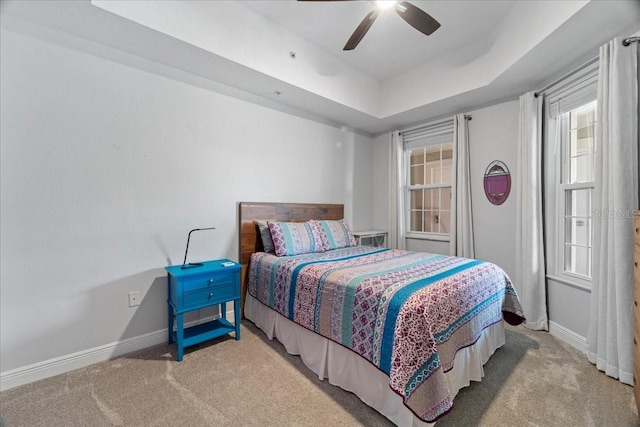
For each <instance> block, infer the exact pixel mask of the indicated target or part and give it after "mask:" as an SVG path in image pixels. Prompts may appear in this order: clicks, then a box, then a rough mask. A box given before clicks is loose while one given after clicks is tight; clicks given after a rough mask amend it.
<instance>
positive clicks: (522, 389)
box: [0, 321, 640, 427]
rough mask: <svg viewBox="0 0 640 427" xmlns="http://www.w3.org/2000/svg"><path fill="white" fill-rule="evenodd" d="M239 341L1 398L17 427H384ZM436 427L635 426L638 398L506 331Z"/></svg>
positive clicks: (282, 361) (131, 360) (151, 356)
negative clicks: (477, 378) (479, 376)
mask: <svg viewBox="0 0 640 427" xmlns="http://www.w3.org/2000/svg"><path fill="white" fill-rule="evenodd" d="M242 334H243V335H242V339H241V340H240V341H235V340H234V339H232V338H221V339H218V340H215V341H212V342H210V343H207V344H203V345H200V346H195V347H191V348H188V349H187V350H186V354H185V357H184V361H183V362H181V363H178V362H175V361H174V360H175V359H174V356H175V348H174V346H173V345H170V346H169V345H160V346H155V347H152V348H148V349H145V350H143V351H139V352H135V353H131V354H128V355H126V356H122V357H119V358H117V359H114V360H111V361H108V362H104V363H99V364H96V365H93V366H89V367H86V368H83V369H79V370H76V371H73V372H69V373H67V374H63V375H59V376H56V377H53V378H48V379H45V380H42V381H38V382H35V383H32V384H27V385H24V386H21V387H17V388H14V389H11V390H7V391H5V392H2V393H0V420H1V424H2V425H3V426H6V427H13V426H109V425H124V426H179V425H189V426H285V425H286V426H315V425H331V426H333V425H344V426H349V425H350V426H358V425H364V426H388V425H391V423H390V422H389V421H388V420H386V418H384V417H382V416H381V415H380V414H378V413H377V412H376V411H374V410H373V409H371V408H369V407H368V406H367V405H365V404H364V403H362V402H361V401H360V400H359V399H358V398H357V397H355V396H354V395H353V394H351V393H348V392H345V391H343V390H340V389H338V388H336V387H334V386H331V385H330V384H328V383H327V381H319V380H318V378H317V377H316V376H315V375H314V374H313V373H311V372H310V371H309V370H308V369H307V368H306V367H305V366H304V365H303V364H302V362H301V361H300V359H299V358H298V357H296V356H291V355H289V354H287V353H286V351H285V350H284V348H283V347H282V345H281V344H280V343H278V342H277V341H275V340H274V341H269V340H268V339H267V338H266V337H265V335H264V334H263V333H262V332H261V331H260V330H259V329H257V328H256V327H255V326H254V325H253V324H252V323H251V322H248V321H244V322H243V325H242ZM437 425H438V427H441V426H525V425H529V426H580V427H582V426H638V425H640V422H639V419H638V413H637V410H636V406H635V401H634V398H633V389H632V388H631V387H629V386H626V385H624V384H622V383H620V382H618V381H616V380H614V379H612V378H609V377H607V376H606V375H604V374H603V373H601V372H598V371H597V370H596V369H595V368H594V367H593V366H592V365H591V364H590V363H589V362H588V361H587V359H586V358H585V357H584V355H582V354H581V353H580V352H578V351H577V350H575V349H573V348H572V347H570V346H568V345H566V344H564V343H562V342H559V341H558V340H556V339H555V338H554V337H552V336H551V335H550V334H548V333H546V332H532V331H528V330H526V329H524V328H522V327H517V328H513V327H508V329H507V344H506V345H505V346H504V347H502V348H501V349H499V350H497V351H496V353H495V354H494V355H493V356H492V358H491V359H490V360H489V362H488V363H487V365H486V366H485V378H484V380H483V381H482V382H480V383H473V384H472V385H471V386H470V387H467V388H465V389H463V390H462V391H461V392H460V393H459V394H458V396H457V397H456V399H455V401H454V409H453V411H452V412H451V413H450V414H449V415H447V416H446V417H444V418H443V419H442V420H440V421H438V423H437Z"/></svg>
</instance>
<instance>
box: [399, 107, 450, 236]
mask: <svg viewBox="0 0 640 427" xmlns="http://www.w3.org/2000/svg"><path fill="white" fill-rule="evenodd" d="M454 138H455V136H454V120H453V119H445V120H443V121H440V122H436V123H432V124H429V125H426V126H423V127H420V128H417V129H413V130H410V131H405V132H403V133H402V143H403V147H404V159H403V166H402V167H403V172H402V175H403V176H404V178H403V181H404V211H405V218H404V221H405V222H404V223H405V230H406V237H408V238H412V239H425V240H439V241H448V240H449V235H450V233H451V215H452V212H451V205H452V204H451V201H452V200H453V199H452V198H453V197H455V195H454V194H452V193H453V191H455V188H454V187H453V186H452V183H453V177H454V176H455V175H454V174H455V162H454V158H453V157H454V156H453V153H454Z"/></svg>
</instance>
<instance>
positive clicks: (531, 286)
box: [514, 92, 549, 331]
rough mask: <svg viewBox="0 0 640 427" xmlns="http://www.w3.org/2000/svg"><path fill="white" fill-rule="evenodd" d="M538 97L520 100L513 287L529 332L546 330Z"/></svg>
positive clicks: (523, 96)
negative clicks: (530, 330) (516, 292)
mask: <svg viewBox="0 0 640 427" xmlns="http://www.w3.org/2000/svg"><path fill="white" fill-rule="evenodd" d="M542 99H543V98H542V95H540V96H539V97H537V98H536V96H535V94H534V92H529V93H526V94H524V95H522V96H521V97H520V126H519V134H518V163H517V170H516V188H517V200H518V203H517V204H516V206H517V208H516V275H515V277H514V285H515V287H516V290H517V291H518V296H519V297H520V301H521V303H522V308H523V310H524V315H525V317H526V319H527V321H526V323H525V326H526V327H527V328H529V329H535V330H545V331H546V330H548V329H549V325H548V319H547V298H546V278H545V274H546V273H545V263H544V243H543V228H542V102H543V101H542Z"/></svg>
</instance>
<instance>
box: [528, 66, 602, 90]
mask: <svg viewBox="0 0 640 427" xmlns="http://www.w3.org/2000/svg"><path fill="white" fill-rule="evenodd" d="M597 61H598V57H597V56H596V57H595V58H593V59H590V60H589V61H588V62H587V63H585V64H582V65H581V66H579V67H578V68H576V69H575V70H573V71H570V72H568V73H567V74H565V75H564V76H562V77H560V78H559V79H556V80H554V81H553V82H551V83H549V84H548V85H546V86H545V87H543V88H542V89H540V90H537V91H536V92H535V93H534V94H533V96H535V97H536V98H537V97H538V95H540V94H541V93H542V92H544V91H545V90H547V89H549V88H550V87H553V86H555V85H557V84H558V83H560V82H561V81H563V80H565V79H567V78H569V77H571V76H573V75H574V74H576V73H577V72H580V71H582V70H584V69H585V68H587V67H588V66H590V65H592V64H593V63H595V62H597Z"/></svg>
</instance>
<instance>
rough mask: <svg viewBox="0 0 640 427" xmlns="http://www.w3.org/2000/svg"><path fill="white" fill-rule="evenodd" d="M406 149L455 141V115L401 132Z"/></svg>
mask: <svg viewBox="0 0 640 427" xmlns="http://www.w3.org/2000/svg"><path fill="white" fill-rule="evenodd" d="M401 134H402V142H403V144H404V147H405V149H412V148H416V147H424V146H425V145H432V144H443V143H445V142H453V117H451V118H449V119H445V120H442V121H439V122H435V123H431V124H428V125H424V126H420V127H419V128H414V129H410V130H407V131H403V132H401Z"/></svg>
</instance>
